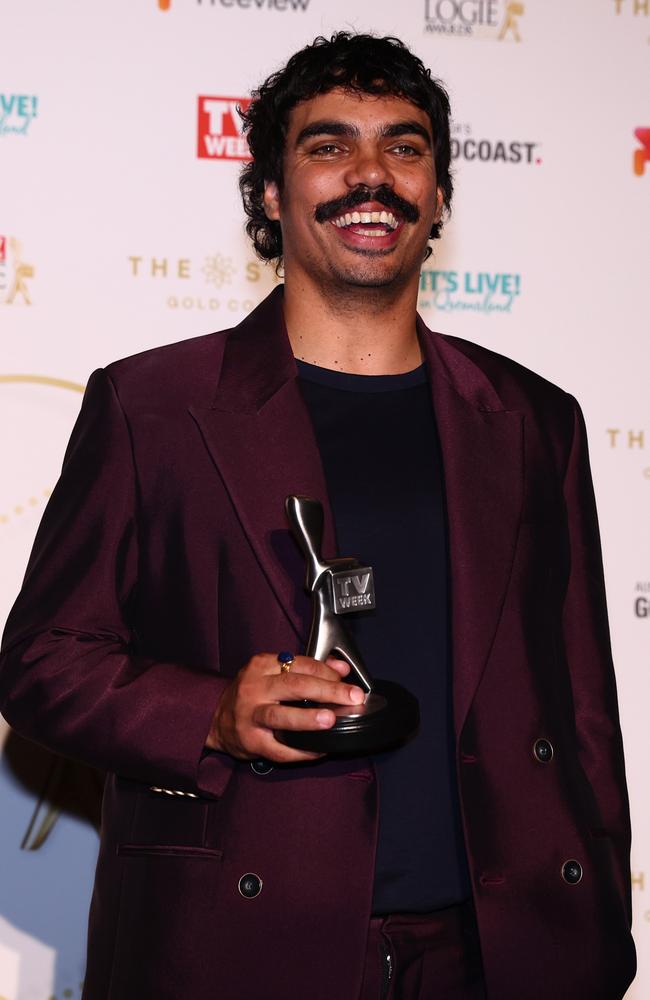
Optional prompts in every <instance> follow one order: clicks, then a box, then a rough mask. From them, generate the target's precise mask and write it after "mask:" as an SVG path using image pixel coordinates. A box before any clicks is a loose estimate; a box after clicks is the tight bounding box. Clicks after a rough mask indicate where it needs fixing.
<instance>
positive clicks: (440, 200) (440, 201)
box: [433, 187, 445, 222]
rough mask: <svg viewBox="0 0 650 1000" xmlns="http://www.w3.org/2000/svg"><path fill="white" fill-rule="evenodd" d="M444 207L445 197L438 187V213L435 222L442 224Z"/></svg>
mask: <svg viewBox="0 0 650 1000" xmlns="http://www.w3.org/2000/svg"><path fill="white" fill-rule="evenodd" d="M444 205H445V196H444V194H443V193H442V188H441V187H438V188H436V212H435V215H434V217H433V221H434V222H440V220H441V218H442V210H443V208H444Z"/></svg>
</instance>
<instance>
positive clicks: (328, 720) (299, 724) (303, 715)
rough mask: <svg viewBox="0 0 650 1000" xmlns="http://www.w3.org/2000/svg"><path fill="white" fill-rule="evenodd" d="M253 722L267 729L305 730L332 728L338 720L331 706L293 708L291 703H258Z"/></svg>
mask: <svg viewBox="0 0 650 1000" xmlns="http://www.w3.org/2000/svg"><path fill="white" fill-rule="evenodd" d="M253 722H254V723H255V724H256V725H258V726H263V727H264V728H265V729H272V730H277V729H290V730H292V731H294V732H302V731H304V730H316V731H317V730H319V729H331V728H332V726H333V725H334V723H335V722H336V716H335V715H334V712H333V711H332V710H331V709H329V708H293V707H292V706H290V705H258V707H257V708H256V709H255V711H254V712H253Z"/></svg>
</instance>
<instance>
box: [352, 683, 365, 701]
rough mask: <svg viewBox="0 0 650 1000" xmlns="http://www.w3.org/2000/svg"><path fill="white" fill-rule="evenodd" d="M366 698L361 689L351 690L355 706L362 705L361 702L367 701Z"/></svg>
mask: <svg viewBox="0 0 650 1000" xmlns="http://www.w3.org/2000/svg"><path fill="white" fill-rule="evenodd" d="M365 697H366V696H365V694H364V693H363V691H362V690H361V688H356V687H353V688H350V701H351V702H353V703H354V704H355V705H360V704H361V702H362V701H363V700H364V699H365Z"/></svg>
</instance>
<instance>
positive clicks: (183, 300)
mask: <svg viewBox="0 0 650 1000" xmlns="http://www.w3.org/2000/svg"><path fill="white" fill-rule="evenodd" d="M127 260H128V263H129V273H130V275H131V277H132V278H135V279H137V280H139V281H140V280H143V279H144V280H148V281H152V282H156V284H158V285H159V286H160V287H161V289H162V288H163V287H164V289H165V305H166V306H167V308H168V309H175V310H194V311H196V312H205V311H208V312H217V311H219V310H220V311H222V312H224V311H225V312H226V313H236V312H240V311H243V312H245V313H248V312H250V311H251V309H254V308H255V306H256V305H257V304H258V302H259V300H260V299H261V298H262V297H263V296H264V295H265V294H266V293H267V292H269V291H270V290H271V288H272V287H273V285H275V284H277V282H278V281H279V280H280V278H279V277H278V275H277V274H276V273H275V271H274V269H273V268H270V267H267V266H265V265H264V264H262V263H261V262H260V261H258V260H250V259H248V260H243V261H241V262H237V263H236V262H235V261H234V260H233V258H232V257H230V256H228V255H227V254H223V253H220V252H218V251H216V250H215V251H213V252H212V253H209V254H205V255H203V256H202V258H201V259H193V258H191V257H168V256H160V257H149V256H144V255H142V254H130V255H128V256H127ZM199 276H201V277H199ZM199 282H200V284H198V283H199ZM252 286H257V288H255V289H254V288H253V287H252Z"/></svg>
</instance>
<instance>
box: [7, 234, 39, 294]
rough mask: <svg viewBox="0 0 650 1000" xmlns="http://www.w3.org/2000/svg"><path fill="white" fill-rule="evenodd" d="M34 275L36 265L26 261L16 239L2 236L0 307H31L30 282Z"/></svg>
mask: <svg viewBox="0 0 650 1000" xmlns="http://www.w3.org/2000/svg"><path fill="white" fill-rule="evenodd" d="M34 273H35V272H34V265H33V264H30V263H29V262H28V261H27V260H25V259H24V257H23V250H22V246H21V244H20V242H19V241H18V240H17V239H16V237H15V236H3V235H1V234H0V305H2V304H5V305H9V306H10V305H14V304H22V305H26V306H30V305H31V304H32V299H31V295H30V282H31V279H32V278H33V277H34Z"/></svg>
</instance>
